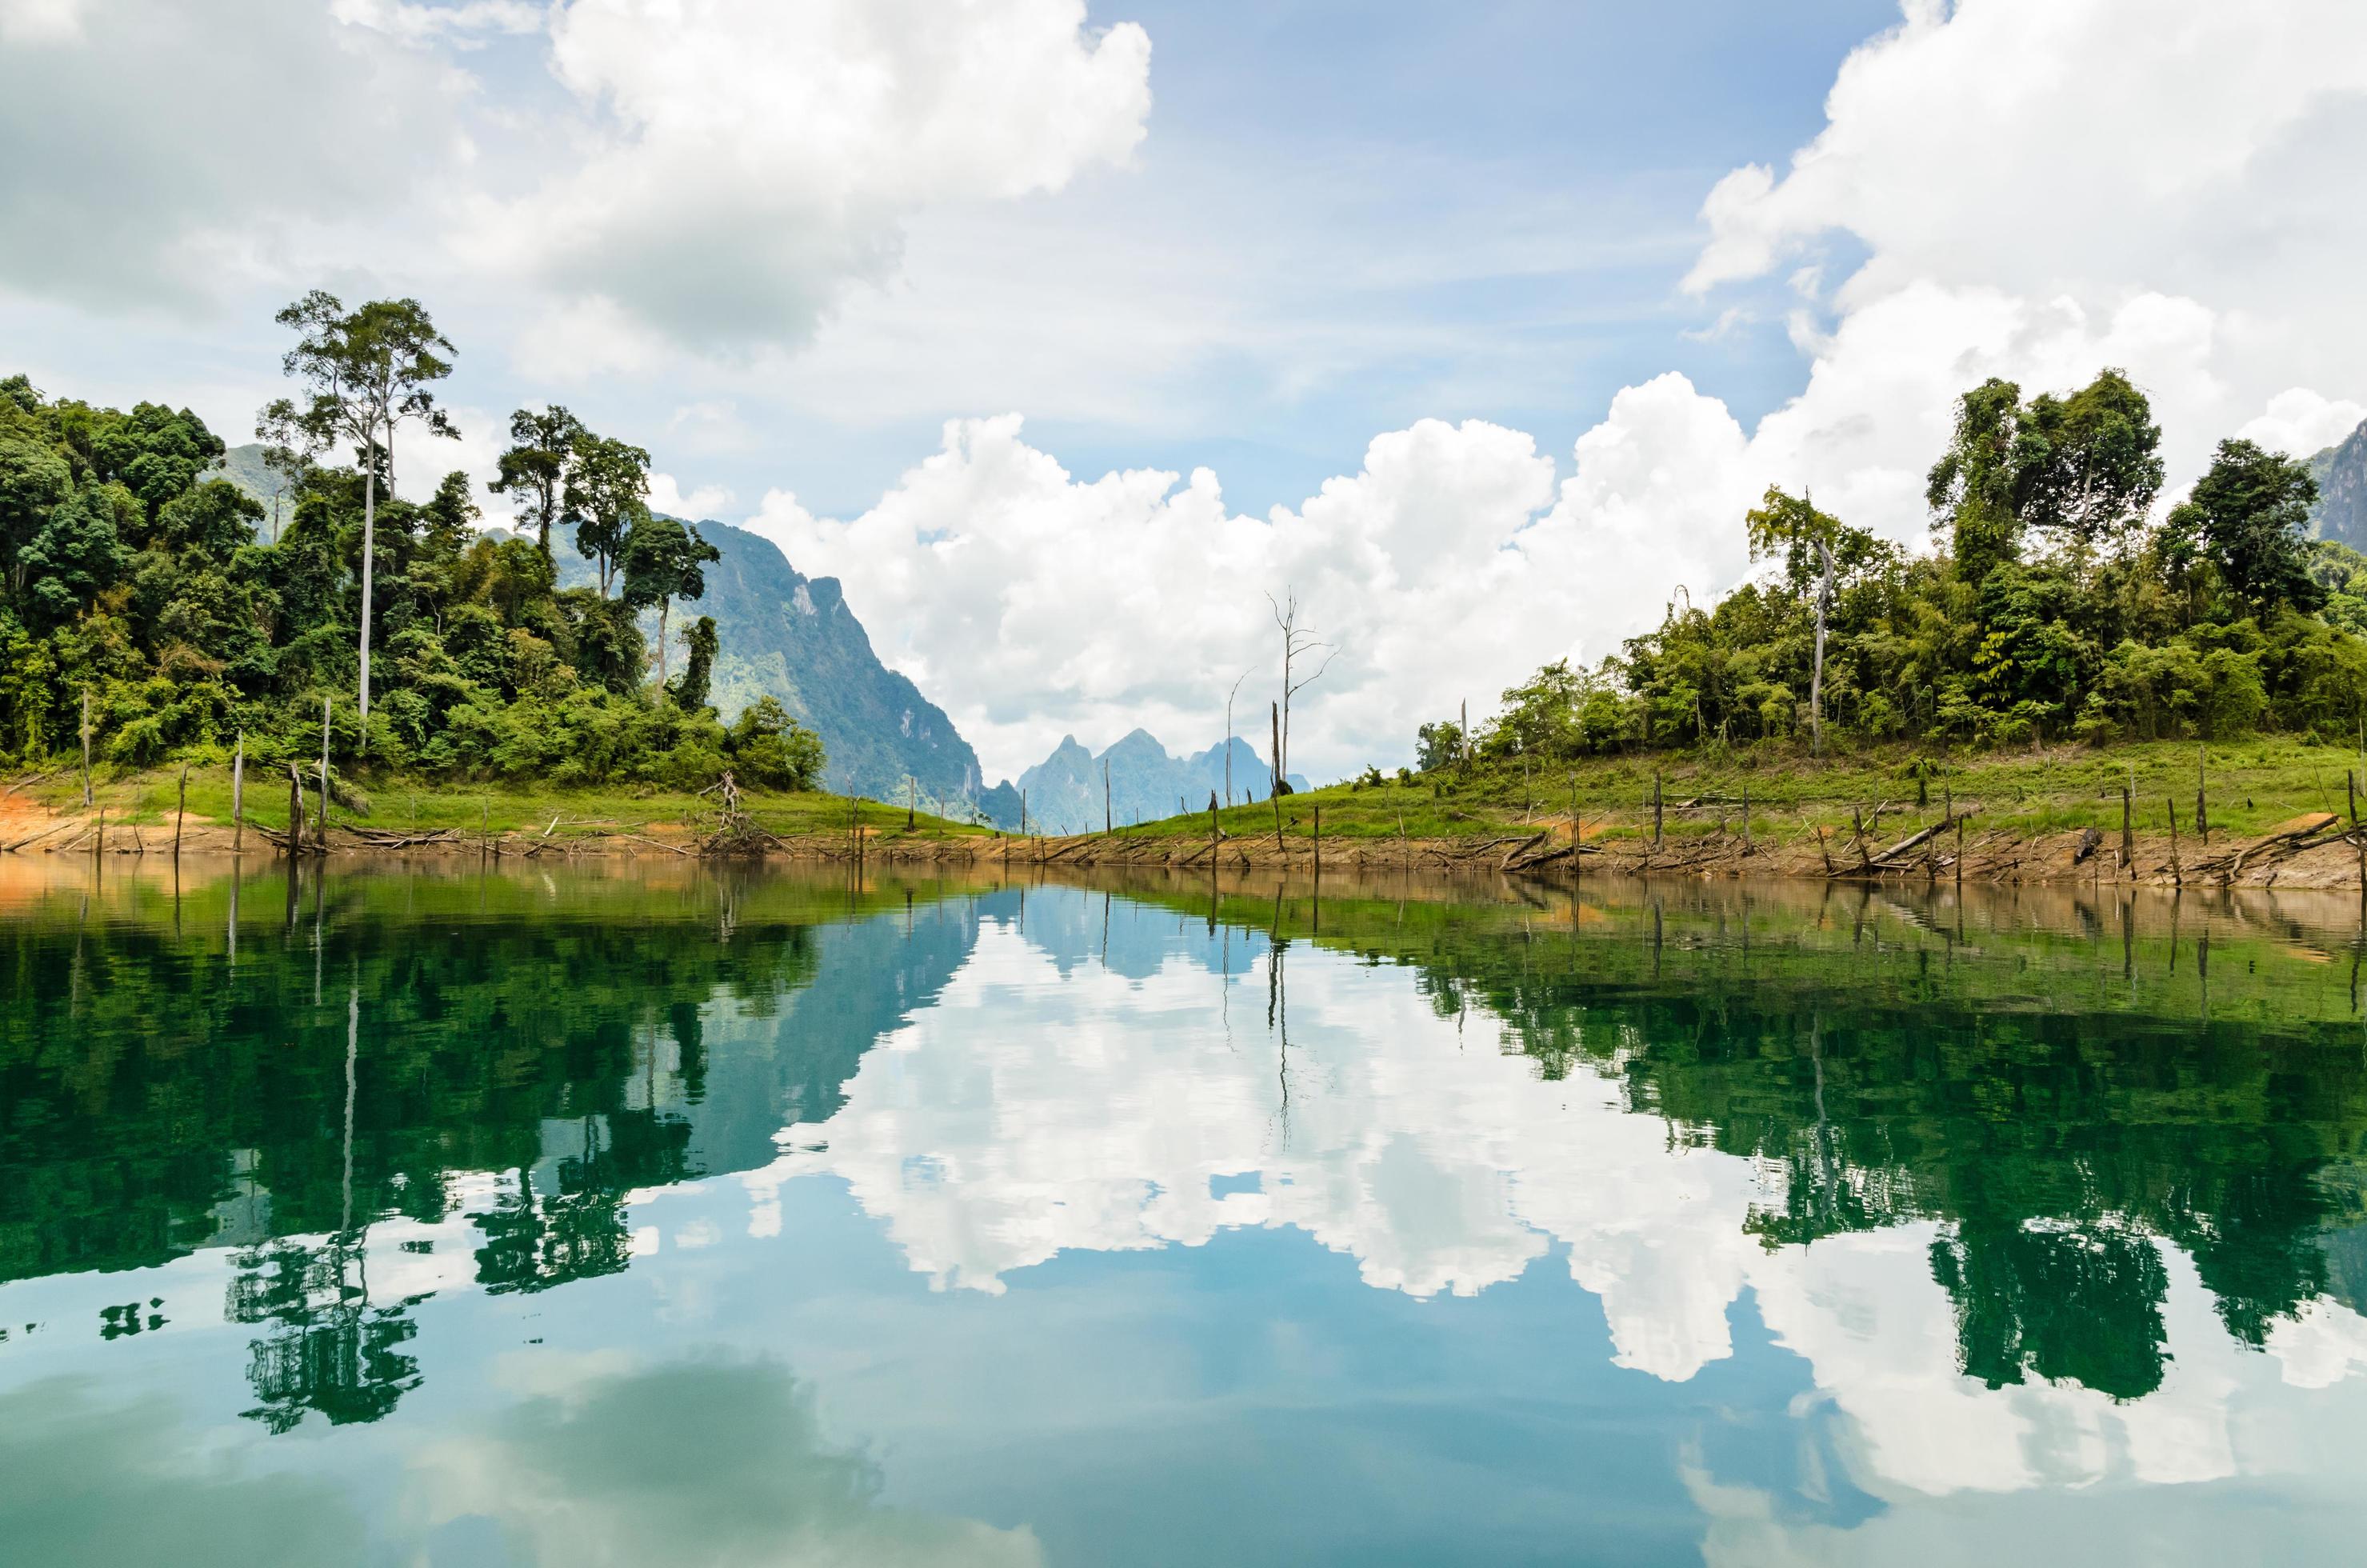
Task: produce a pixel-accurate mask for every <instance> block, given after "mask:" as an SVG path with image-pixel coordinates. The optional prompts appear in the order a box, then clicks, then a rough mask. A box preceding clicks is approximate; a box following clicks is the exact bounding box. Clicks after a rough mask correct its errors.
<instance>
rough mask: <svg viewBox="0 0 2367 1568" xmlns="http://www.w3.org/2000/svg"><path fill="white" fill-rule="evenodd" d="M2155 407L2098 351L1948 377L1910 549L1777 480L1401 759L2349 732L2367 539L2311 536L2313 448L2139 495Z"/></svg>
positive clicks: (2363, 612) (2259, 457)
mask: <svg viewBox="0 0 2367 1568" xmlns="http://www.w3.org/2000/svg"><path fill="white" fill-rule="evenodd" d="M2160 440H2161V429H2160V426H2158V425H2157V424H2155V423H2154V420H2153V416H2152V411H2151V409H2150V407H2149V406H2148V404H2147V403H2146V396H2145V394H2144V392H2141V391H2139V390H2138V389H2137V387H2135V385H2134V384H2132V383H2131V381H2129V379H2128V378H2127V376H2126V375H2124V373H2122V372H2121V371H2118V370H2106V371H2104V372H2102V373H2101V374H2100V375H2099V376H2097V378H2096V379H2095V380H2094V381H2091V382H2090V383H2089V384H2088V385H2087V386H2085V387H2082V388H2080V389H2078V391H2076V392H2069V393H2067V394H2057V393H2052V392H2045V393H2040V394H2038V395H2036V396H2030V397H2025V396H2024V394H2023V392H2022V388H2021V387H2019V386H2018V385H2016V384H2015V383H2013V382H2011V381H1999V380H1991V381H1985V382H1983V383H1982V384H1981V385H1980V386H1978V387H1976V388H1974V389H1972V390H1971V391H1969V392H1965V394H1964V395H1963V397H1962V398H1961V399H1959V400H1958V403H1957V408H1956V417H1955V424H1954V432H1953V435H1952V437H1951V439H1950V440H1949V442H1948V444H1947V447H1946V449H1944V450H1943V451H1942V453H1941V454H1940V455H1939V457H1938V460H1936V461H1935V462H1934V463H1933V464H1932V466H1931V473H1930V478H1929V483H1928V489H1927V493H1926V498H1927V500H1928V503H1929V505H1930V508H1931V525H1932V538H1931V548H1930V549H1928V550H1924V551H1914V550H1909V549H1907V548H1903V547H1902V546H1900V545H1898V544H1897V543H1894V542H1892V541H1890V540H1885V539H1882V538H1878V537H1877V536H1875V535H1874V533H1872V532H1870V531H1868V530H1867V529H1864V528H1857V527H1853V526H1852V525H1851V524H1850V523H1849V522H1847V521H1846V520H1845V519H1843V518H1840V517H1835V516H1833V515H1832V514H1830V513H1829V512H1826V511H1823V510H1820V509H1819V508H1818V506H1816V505H1815V503H1814V501H1813V499H1812V498H1811V497H1810V496H1808V495H1806V494H1801V495H1793V494H1787V493H1786V492H1784V491H1783V490H1780V489H1772V490H1770V491H1768V492H1767V494H1766V496H1765V498H1764V500H1763V501H1762V502H1761V505H1760V506H1758V507H1757V508H1756V509H1754V510H1752V511H1751V512H1750V513H1749V515H1748V516H1747V517H1745V518H1744V519H1743V527H1744V528H1745V529H1746V531H1747V533H1748V536H1749V540H1750V549H1751V553H1752V555H1753V557H1754V558H1755V559H1757V560H1759V561H1761V562H1763V563H1764V569H1763V570H1762V571H1761V573H1760V574H1759V575H1758V576H1757V577H1755V578H1754V579H1753V580H1752V581H1750V582H1748V583H1745V584H1744V585H1742V586H1741V587H1739V588H1737V589H1736V590H1735V591H1734V592H1732V593H1731V594H1728V595H1727V596H1726V597H1724V598H1723V599H1721V600H1720V601H1718V602H1717V603H1716V605H1715V606H1714V607H1712V608H1699V607H1696V606H1693V605H1692V604H1691V603H1690V602H1687V601H1685V600H1684V599H1682V597H1680V598H1679V599H1678V600H1677V601H1675V602H1672V603H1671V604H1670V606H1669V608H1668V611H1667V614H1666V616H1665V618H1664V619H1663V620H1662V621H1661V623H1660V625H1659V627H1658V628H1656V629H1655V630H1653V631H1649V632H1648V633H1646V634H1644V635H1642V636H1639V637H1636V638H1633V639H1630V640H1629V641H1628V642H1626V643H1625V646H1624V648H1623V649H1622V651H1621V652H1620V653H1617V654H1614V655H1613V656H1611V657H1608V658H1605V659H1604V660H1603V661H1602V662H1601V663H1600V664H1599V665H1595V666H1594V667H1592V668H1591V669H1590V668H1586V667H1583V666H1576V667H1574V666H1573V665H1571V663H1570V662H1569V661H1568V660H1563V661H1560V662H1557V663H1555V664H1551V665H1546V666H1545V667H1544V668H1543V669H1541V670H1539V671H1538V672H1537V673H1536V675H1535V676H1534V677H1533V678H1532V679H1530V680H1529V681H1527V682H1525V683H1524V684H1523V685H1521V686H1517V687H1512V689H1510V690H1508V691H1506V692H1505V693H1504V694H1503V704H1504V705H1503V708H1502V710H1501V711H1500V712H1499V713H1498V714H1497V715H1496V716H1495V717H1494V718H1493V719H1492V720H1490V721H1489V722H1485V723H1484V724H1481V725H1478V726H1475V727H1474V733H1472V734H1470V735H1468V736H1466V735H1465V733H1463V730H1462V727H1461V726H1460V725H1459V724H1458V723H1457V722H1455V721H1451V720H1450V721H1446V722H1439V723H1433V724H1426V725H1424V726H1422V728H1421V735H1420V746H1421V765H1422V767H1424V768H1425V769H1427V768H1433V767H1441V766H1445V765H1448V764H1452V763H1455V762H1459V761H1461V760H1464V759H1465V758H1466V757H1467V756H1470V755H1473V754H1475V753H1476V754H1477V755H1478V756H1482V757H1499V758H1512V757H1518V756H1540V757H1571V756H1585V755H1599V754H1603V753H1611V752H1629V751H1641V750H1651V749H1658V748H1667V747H1698V746H1704V745H1706V746H1719V745H1733V746H1739V745H1743V744H1749V743H1755V742H1762V741H1770V740H1775V741H1782V742H1784V743H1786V744H1798V743H1800V742H1803V741H1805V742H1806V744H1807V746H1808V747H1809V748H1810V749H1811V750H1815V751H1822V750H1823V749H1824V748H1825V745H1826V744H1827V743H1828V741H1829V740H1830V739H1839V740H1842V741H1846V742H1851V743H1857V744H1866V743H1881V742H1904V743H1910V744H1920V745H1952V744H1953V745H1958V746H1964V747H1971V748H1987V747H1996V746H2004V745H2013V744H2029V743H2049V742H2061V741H2092V742H2107V741H2112V740H2119V739H2144V740H2157V739H2164V738H2176V737H2185V736H2197V737H2202V738H2204V739H2209V740H2225V739H2231V738H2236V737H2240V736H2245V735H2250V734H2256V733H2262V732H2280V733H2293V734H2305V735H2306V734H2316V735H2320V736H2324V737H2327V738H2333V737H2337V736H2347V737H2350V738H2352V739H2354V740H2355V739H2357V738H2358V737H2359V735H2360V733H2361V714H2362V710H2367V641H2362V639H2361V633H2367V556H2361V554H2360V553H2359V552H2358V551H2353V550H2350V548H2348V547H2346V546H2344V545H2341V544H2338V543H2334V542H2331V541H2326V540H2312V539H2310V538H2309V537H2308V524H2309V518H2310V508H2311V506H2312V503H2313V502H2314V501H2315V499H2316V494H2317V485H2316V481H2315V480H2314V479H2313V478H2312V477H2311V475H2310V472H2309V470H2308V468H2307V466H2306V465H2305V464H2304V463H2302V462H2298V461H2295V460H2293V459H2291V458H2289V457H2287V456H2285V455H2284V454H2282V453H2279V452H2272V451H2266V450H2263V449H2261V448H2259V446H2257V445H2255V444H2254V443H2252V442H2250V441H2248V440H2242V439H2229V440H2225V441H2222V442H2221V443H2220V444H2219V447H2218V449H2217V452H2216V454H2215V455H2214V459H2213V460H2212V463H2211V465H2210V468H2209V470H2208V471H2207V472H2205V473H2204V474H2203V476H2202V477H2201V478H2200V479H2199V480H2198V481H2197V482H2196V483H2195V484H2194V486H2193V488H2192V490H2191V493H2190V494H2188V495H2187V496H2186V497H2185V498H2184V499H2183V500H2180V502H2179V503H2178V504H2177V505H2175V506H2170V507H2169V508H2168V509H2167V511H2166V513H2164V514H2163V515H2162V516H2160V517H2158V518H2157V517H2156V516H2155V513H2156V509H2157V506H2156V504H2157V501H2159V499H2160V498H2161V492H2162V483H2163V466H2162V460H2161V458H2160V455H2159V446H2160Z"/></svg>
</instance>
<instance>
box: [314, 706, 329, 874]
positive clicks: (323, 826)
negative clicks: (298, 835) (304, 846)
mask: <svg viewBox="0 0 2367 1568" xmlns="http://www.w3.org/2000/svg"><path fill="white" fill-rule="evenodd" d="M329 702H330V699H328V698H325V697H324V698H323V699H321V820H320V821H319V822H317V823H314V824H312V842H314V843H315V844H318V845H319V846H321V853H322V854H323V855H326V854H327V853H328V852H329Z"/></svg>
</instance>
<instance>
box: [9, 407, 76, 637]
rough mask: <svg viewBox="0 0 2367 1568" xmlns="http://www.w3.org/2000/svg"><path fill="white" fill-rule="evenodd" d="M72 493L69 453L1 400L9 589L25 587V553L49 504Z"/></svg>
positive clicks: (19, 590) (47, 514)
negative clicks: (64, 451) (23, 554)
mask: <svg viewBox="0 0 2367 1568" xmlns="http://www.w3.org/2000/svg"><path fill="white" fill-rule="evenodd" d="M13 379H14V380H17V381H21V380H23V378H22V377H17V378H13ZM35 395H36V396H38V395H39V394H35ZM9 415H14V417H9ZM73 492H74V468H73V466H72V465H71V464H70V463H68V462H67V461H66V459H65V454H64V453H62V452H61V451H59V450H58V449H57V446H56V443H55V442H54V441H52V440H51V439H50V438H49V437H48V434H47V433H46V432H45V431H43V430H42V429H41V427H40V426H39V425H38V424H37V423H35V421H34V420H33V419H32V418H31V417H30V416H29V415H28V414H27V413H24V412H21V411H18V410H17V409H16V408H15V406H14V405H13V403H0V572H5V574H6V584H7V586H8V589H9V591H10V592H12V593H17V594H21V593H23V592H24V591H25V571H26V568H25V562H24V560H23V557H22V551H23V550H24V548H25V546H26V545H28V544H29V543H31V542H32V540H33V536H34V535H36V534H38V533H40V531H41V525H42V524H44V523H46V522H48V521H49V517H50V511H51V508H52V507H54V506H57V504H58V503H59V502H61V501H62V500H64V499H65V498H66V497H67V496H68V495H69V494H73Z"/></svg>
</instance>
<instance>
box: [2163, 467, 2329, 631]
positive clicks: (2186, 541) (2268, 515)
mask: <svg viewBox="0 0 2367 1568" xmlns="http://www.w3.org/2000/svg"><path fill="white" fill-rule="evenodd" d="M2316 499H2317V482H2316V480H2314V479H2312V478H2311V477H2310V475H2309V470H2308V468H2307V467H2306V466H2305V465H2304V464H2302V463H2298V462H2295V461H2293V460H2292V459H2291V458H2288V457H2286V456H2285V455H2284V454H2283V453H2282V452H2271V451H2263V450H2262V449H2260V448H2259V446H2257V445H2255V444H2254V443H2252V442H2250V441H2246V440H2241V439H2229V440H2225V441H2222V442H2220V443H2219V449H2218V451H2217V453H2216V454H2214V456H2213V458H2212V460H2211V468H2210V471H2209V472H2206V473H2204V474H2203V477H2202V478H2201V479H2199V480H2197V481H2195V484H2194V492H2193V494H2191V496H2189V497H2188V498H2187V499H2186V500H2185V501H2184V502H2182V503H2180V505H2178V506H2174V507H2172V508H2171V509H2170V514H2169V522H2168V526H2167V529H2166V531H2167V533H2168V535H2169V541H2170V546H2171V551H2172V553H2173V554H2174V555H2175V556H2177V557H2178V558H2180V559H2192V558H2195V557H2198V556H2199V557H2201V558H2202V559H2203V560H2207V561H2208V562H2211V564H2212V565H2213V566H2214V567H2215V568H2217V570H2218V574H2219V580H2220V581H2221V583H2223V584H2224V585H2225V586H2226V589H2227V592H2228V593H2229V594H2231V595H2233V596H2234V597H2235V598H2236V599H2237V601H2238V602H2239V603H2240V604H2241V605H2242V606H2243V607H2245V608H2248V609H2251V610H2254V611H2260V610H2266V609H2269V608H2273V607H2275V606H2277V605H2281V604H2289V605H2292V606H2293V607H2294V608H2297V609H2303V610H2312V609H2316V608H2317V606H2318V604H2319V603H2320V601H2321V600H2323V598H2324V597H2325V592H2326V591H2325V589H2324V588H2322V587H2321V586H2320V585H2318V583H2317V581H2316V579H2315V578H2313V577H2312V576H2311V575H2310V571H2309V566H2310V547H2309V540H2308V536H2307V532H2306V530H2307V528H2308V527H2309V509H2310V506H2311V505H2312V504H2313V503H2314V502H2316Z"/></svg>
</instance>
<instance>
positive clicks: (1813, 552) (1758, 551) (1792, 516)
mask: <svg viewBox="0 0 2367 1568" xmlns="http://www.w3.org/2000/svg"><path fill="white" fill-rule="evenodd" d="M1743 527H1744V528H1745V529H1746V530H1747V531H1748V533H1749V534H1750V557H1751V559H1752V560H1754V561H1760V560H1765V559H1768V558H1770V557H1773V558H1778V559H1781V560H1782V561H1783V562H1784V566H1785V570H1786V572H1787V574H1789V575H1790V577H1791V578H1792V580H1793V581H1794V582H1795V583H1800V582H1803V581H1812V582H1813V583H1814V584H1815V588H1814V600H1813V602H1814V604H1815V606H1816V618H1817V648H1816V662H1815V665H1814V668H1813V670H1812V672H1811V674H1810V675H1809V676H1808V736H1809V741H1808V745H1809V749H1810V750H1811V751H1812V752H1814V753H1816V754H1817V755H1818V756H1822V755H1823V753H1824V749H1825V631H1826V626H1825V623H1826V619H1827V617H1828V616H1829V615H1830V614H1831V611H1832V606H1833V585H1834V584H1835V582H1836V581H1837V580H1838V578H1839V576H1840V555H1841V554H1843V553H1847V554H1848V555H1850V556H1851V558H1852V561H1855V560H1859V559H1863V557H1865V556H1866V555H1868V554H1869V553H1871V551H1872V549H1873V546H1874V538H1873V536H1872V535H1871V534H1868V533H1866V532H1864V531H1863V529H1858V528H1850V527H1848V526H1847V525H1846V524H1844V523H1843V522H1842V521H1841V520H1840V518H1839V517H1834V516H1833V515H1832V514H1831V513H1830V512H1819V511H1818V510H1817V507H1816V504H1815V503H1814V502H1812V501H1810V500H1809V499H1808V498H1807V497H1806V495H1800V496H1793V495H1789V494H1785V493H1784V491H1782V490H1780V489H1776V488H1772V487H1771V488H1770V489H1769V490H1768V492H1767V494H1766V495H1765V496H1764V497H1763V498H1761V501H1760V503H1759V506H1758V507H1757V509H1756V510H1754V511H1751V512H1749V513H1746V514H1745V515H1744V517H1743Z"/></svg>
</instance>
